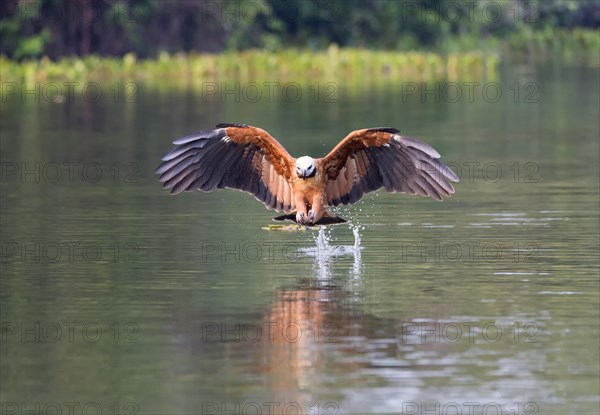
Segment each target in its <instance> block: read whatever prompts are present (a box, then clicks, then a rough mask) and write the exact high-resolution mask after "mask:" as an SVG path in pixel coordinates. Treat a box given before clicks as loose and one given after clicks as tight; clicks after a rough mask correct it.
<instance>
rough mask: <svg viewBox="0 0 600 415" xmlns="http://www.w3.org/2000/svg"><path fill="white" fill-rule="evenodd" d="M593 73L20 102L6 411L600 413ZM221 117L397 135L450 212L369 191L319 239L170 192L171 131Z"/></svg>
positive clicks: (533, 69) (6, 195)
mask: <svg viewBox="0 0 600 415" xmlns="http://www.w3.org/2000/svg"><path fill="white" fill-rule="evenodd" d="M598 75H599V71H598V70H597V69H589V68H578V67H562V66H559V65H545V66H513V67H509V68H505V70H504V71H503V73H502V75H501V79H498V80H496V81H495V82H497V83H498V85H499V86H500V88H501V90H502V93H503V94H502V97H501V98H500V99H499V100H498V102H490V100H489V99H484V98H483V97H482V96H481V95H477V94H476V95H475V98H474V99H473V100H472V102H470V101H469V100H468V99H462V100H458V101H457V102H450V101H449V100H448V99H443V98H442V99H439V100H437V101H438V102H436V99H435V97H429V96H426V99H422V97H421V96H419V95H418V96H405V95H403V94H402V86H401V84H398V83H397V82H389V83H385V82H383V83H379V84H376V85H373V86H372V87H369V88H363V89H361V90H358V89H356V88H344V87H343V86H341V85H340V87H339V90H338V93H337V95H336V100H337V102H325V100H324V99H317V100H315V99H314V96H310V95H308V94H305V95H304V97H305V98H304V99H300V100H298V102H290V100H285V99H282V98H281V97H279V98H278V99H276V100H274V101H273V102H263V101H261V102H258V103H253V102H247V101H245V100H243V99H242V100H240V102H235V99H234V98H232V97H225V99H221V98H214V97H208V98H207V97H203V96H202V95H199V94H198V93H192V92H189V93H188V92H177V91H163V90H156V89H152V88H145V87H141V88H140V90H139V95H138V97H137V98H138V102H137V103H135V104H131V103H130V104H124V103H115V102H113V100H112V99H111V98H110V96H107V97H106V99H103V100H101V101H99V102H95V103H90V102H85V101H84V100H81V99H78V100H75V101H74V102H67V103H63V104H54V103H48V102H44V101H43V100H42V102H40V103H37V102H35V101H32V100H27V99H26V100H25V101H22V100H18V101H16V100H9V101H8V102H6V103H3V104H2V106H1V109H0V114H1V121H0V127H1V133H2V148H1V150H2V156H1V158H2V162H3V171H2V174H3V176H2V184H1V186H2V215H1V223H0V224H1V228H2V237H1V239H2V249H3V251H2V255H3V257H2V280H1V290H0V299H1V309H2V310H1V311H2V322H3V323H2V324H3V335H2V336H3V337H2V361H1V365H0V367H1V373H2V392H1V400H2V402H3V405H4V407H3V410H5V411H8V409H9V408H11V407H9V406H6V405H12V404H13V403H26V404H27V405H28V406H27V407H35V405H36V403H38V404H39V405H41V408H44V406H45V405H46V406H48V405H49V404H50V403H58V404H59V405H62V408H63V413H66V409H65V408H66V407H65V406H64V405H65V402H78V403H79V404H80V405H81V406H80V407H79V408H80V409H81V408H83V407H84V406H85V405H86V404H90V403H95V404H97V405H99V406H100V407H101V408H102V410H103V413H114V411H115V408H117V409H118V410H120V413H135V412H137V413H148V414H197V413H202V412H203V413H219V414H221V413H227V411H234V412H235V413H257V408H259V409H260V411H261V412H258V413H269V412H268V411H269V410H271V411H272V412H271V413H282V412H283V413H285V412H286V411H287V413H295V412H294V411H295V409H297V407H299V408H300V409H301V410H302V413H311V414H317V413H318V414H358V413H378V414H379V413H402V411H404V412H405V413H413V414H414V413H424V412H426V411H427V410H431V408H434V410H435V411H437V412H436V413H455V412H456V410H457V409H456V408H458V409H460V410H461V411H462V413H468V412H467V411H468V410H469V408H472V410H473V411H475V412H473V413H485V412H483V411H484V409H485V410H489V411H490V412H488V413H493V411H494V409H495V408H498V409H499V410H501V411H502V413H510V414H514V413H518V414H534V413H552V414H591V413H598V412H600V408H599V398H598V390H599V385H600V384H599V373H600V369H599V361H600V356H599V354H600V353H599V351H598V350H599V349H598V344H599V335H600V329H599V324H598V323H599V306H600V300H599V281H598V267H599V257H598V246H599V232H600V227H599V217H598V212H599V200H598V174H599V172H598V158H599V140H598V131H599V130H600V126H599V121H598V120H599V119H600V117H599V116H598V115H599V114H600V111H599V104H598V91H599V86H600V85H599V81H598V80H599V77H598ZM482 82H485V81H482ZM515 83H518V86H517V88H518V89H519V90H520V92H521V94H520V96H519V97H518V98H517V97H516V96H515V95H514V89H513V90H511V89H510V88H511V87H513V86H514V85H515ZM527 83H533V84H534V85H535V86H536V87H537V88H538V89H536V92H535V96H534V98H536V99H537V102H525V98H524V95H525V94H526V93H529V92H530V90H525V89H524V88H525V85H526V84H527ZM442 86H443V85H442ZM307 91H308V90H305V92H307ZM309 97H310V98H309ZM315 101H316V102H315ZM515 101H516V102H515ZM225 121H228V122H247V123H249V124H254V125H258V126H261V127H263V128H265V129H267V130H268V131H269V132H271V133H272V134H273V135H274V136H275V137H277V138H278V139H280V141H282V142H283V144H284V145H285V146H286V148H288V149H289V151H290V152H291V153H292V154H293V155H296V156H300V155H302V154H310V155H313V156H315V157H316V156H321V155H323V154H325V153H326V152H327V151H329V149H330V148H332V147H333V146H334V145H335V144H336V143H337V141H338V140H339V139H341V138H342V137H343V136H344V135H345V134H346V133H347V132H349V131H351V130H353V129H357V128H363V127H370V126H394V127H398V128H400V129H401V130H402V131H403V132H405V133H407V134H410V135H412V136H415V137H419V138H421V139H423V140H424V141H426V142H428V143H430V144H431V145H433V146H434V147H435V148H436V149H438V150H439V152H440V153H441V154H442V155H443V158H444V160H445V161H446V162H447V163H448V164H449V165H450V166H452V167H454V168H455V170H456V171H457V173H458V174H459V175H460V176H461V179H462V181H461V183H458V184H457V185H456V190H457V192H456V195H455V196H454V197H453V198H451V199H449V200H446V201H444V202H443V203H438V202H435V201H431V200H427V199H422V198H417V197H409V196H405V195H390V194H385V193H382V192H379V193H376V194H369V195H368V196H367V197H365V198H364V199H363V201H361V202H360V203H359V204H357V205H355V206H354V207H351V208H343V209H341V210H340V212H339V214H340V215H341V216H344V217H346V218H347V219H349V220H350V225H349V226H345V225H344V226H338V227H335V228H331V229H328V230H326V231H322V232H321V233H320V234H319V232H318V231H315V230H311V231H302V232H284V231H267V230H263V229H262V228H263V227H265V226H267V225H268V224H269V223H271V222H270V218H271V217H272V216H273V212H268V211H266V210H265V209H264V208H263V207H262V206H261V205H260V204H259V203H257V202H256V201H255V200H254V199H253V198H252V197H250V196H248V195H247V194H243V193H239V192H235V191H219V192H215V193H199V192H198V193H193V194H184V195H180V196H177V197H170V196H169V195H168V194H167V192H165V191H163V190H162V189H161V188H160V185H159V183H158V181H157V178H156V177H155V175H154V174H153V170H154V168H155V167H156V165H157V164H158V160H159V159H160V157H161V156H162V155H163V154H164V153H165V152H166V151H167V150H168V149H169V148H170V144H169V141H170V140H171V139H174V138H176V137H178V136H181V135H183V134H186V133H188V132H190V131H194V130H197V129H201V128H205V127H207V126H211V125H213V124H216V123H217V122H225ZM36 163H38V164H39V167H38V165H36ZM65 163H70V164H65ZM55 165H57V166H59V169H60V173H61V176H60V177H58V178H57V176H56V170H53V169H56V166H55ZM15 166H16V168H18V171H17V172H16V173H14V168H15ZM65 166H71V167H69V168H72V173H73V176H69V175H68V173H69V168H68V167H65ZM24 170H28V171H29V173H23V171H24ZM31 171H33V172H31ZM36 171H37V173H36ZM98 172H100V175H99V177H98ZM357 236H358V237H359V238H360V240H359V241H357V240H356V238H357ZM100 250H101V251H100ZM36 324H39V325H38V326H36ZM70 327H71V328H72V329H71V328H70ZM98 329H100V330H101V332H99V331H98ZM114 405H117V406H114ZM486 405H487V406H486ZM486 408H487V409H486ZM111 411H113V412H111ZM444 411H446V412H444ZM453 411H454V412H453ZM477 411H479V412H477ZM428 413H430V412H428Z"/></svg>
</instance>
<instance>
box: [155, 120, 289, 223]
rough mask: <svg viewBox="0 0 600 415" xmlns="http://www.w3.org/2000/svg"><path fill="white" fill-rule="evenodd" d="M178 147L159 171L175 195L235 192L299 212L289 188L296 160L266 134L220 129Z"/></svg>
mask: <svg viewBox="0 0 600 415" xmlns="http://www.w3.org/2000/svg"><path fill="white" fill-rule="evenodd" d="M173 144H175V145H176V147H175V148H173V149H172V150H171V151H170V152H168V153H167V154H166V155H165V156H164V157H163V158H162V160H163V162H162V163H161V165H160V166H158V167H157V169H156V173H157V174H160V181H161V182H162V183H163V187H165V188H166V189H171V193H172V194H177V193H180V192H184V191H185V192H187V191H192V190H203V191H211V190H214V189H222V188H232V189H239V190H242V191H245V192H248V193H251V194H253V195H254V196H255V197H256V198H257V199H258V200H260V201H261V202H262V203H264V204H265V205H266V206H267V207H268V208H271V209H276V210H284V211H286V212H290V211H292V210H293V209H294V200H293V198H292V190H291V184H290V183H291V176H292V171H293V166H294V163H295V159H294V158H293V157H292V156H290V155H289V154H288V152H287V151H286V150H285V148H283V146H282V145H281V144H279V143H278V142H277V140H275V139H274V138H273V137H271V135H269V133H267V132H266V131H264V130H262V129H260V128H256V127H252V126H249V125H245V124H219V125H217V127H216V128H215V129H213V130H204V131H197V132H195V133H192V134H189V135H186V136H185V137H181V138H178V139H177V140H175V141H173ZM286 187H288V188H286Z"/></svg>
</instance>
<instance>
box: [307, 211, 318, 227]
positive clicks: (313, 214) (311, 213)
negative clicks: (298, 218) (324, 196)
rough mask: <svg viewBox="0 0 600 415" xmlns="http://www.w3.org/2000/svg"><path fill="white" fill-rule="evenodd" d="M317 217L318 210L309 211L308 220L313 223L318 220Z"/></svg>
mask: <svg viewBox="0 0 600 415" xmlns="http://www.w3.org/2000/svg"><path fill="white" fill-rule="evenodd" d="M316 219H317V212H315V211H314V210H309V211H308V221H309V222H310V223H312V224H314V223H315V222H316Z"/></svg>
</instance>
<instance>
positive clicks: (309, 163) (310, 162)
mask: <svg viewBox="0 0 600 415" xmlns="http://www.w3.org/2000/svg"><path fill="white" fill-rule="evenodd" d="M315 174H317V163H316V161H315V159H313V158H312V157H308V156H302V157H299V158H298V159H297V160H296V175H297V176H298V177H300V178H302V179H306V178H309V177H313V176H314V175H315Z"/></svg>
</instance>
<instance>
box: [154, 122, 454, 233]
mask: <svg viewBox="0 0 600 415" xmlns="http://www.w3.org/2000/svg"><path fill="white" fill-rule="evenodd" d="M173 144H175V145H176V147H175V148H173V149H172V150H171V151H170V152H169V153H167V154H166V155H165V156H164V157H163V158H162V160H163V162H162V163H161V164H160V166H158V168H157V169H156V173H157V174H160V181H161V182H162V183H163V186H164V188H166V189H171V193H172V194H177V193H180V192H183V191H192V190H202V191H205V192H208V191H211V190H214V189H223V188H227V187H228V188H232V189H239V190H242V191H245V192H248V193H251V194H252V195H254V196H255V197H256V198H257V199H258V200H259V201H261V202H262V203H264V204H265V206H266V207H267V208H268V209H274V210H276V211H283V212H284V213H285V214H284V215H282V216H278V217H277V218H275V219H276V220H284V219H289V220H292V221H295V222H296V223H298V224H301V225H309V226H311V225H326V224H334V223H342V222H345V220H344V219H342V218H340V217H338V216H336V215H334V214H332V213H330V212H328V211H327V207H329V206H338V205H340V204H344V205H349V204H353V203H355V202H357V201H358V200H360V198H361V197H362V196H363V195H364V194H365V193H369V192H373V191H375V190H377V189H380V188H382V187H383V188H385V190H387V191H388V192H401V193H408V194H411V195H421V196H429V197H432V198H434V199H436V200H442V198H443V197H444V196H445V197H449V196H450V195H451V194H452V193H454V187H453V186H452V183H451V182H458V177H457V176H456V174H454V172H453V171H452V170H450V168H448V167H447V166H446V165H445V164H444V163H442V161H441V160H440V154H439V153H438V152H437V151H436V150H434V149H433V148H432V147H431V146H429V145H427V144H425V143H423V142H422V141H419V140H417V139H415V138H412V137H407V136H405V135H401V134H400V131H399V130H396V129H395V128H366V129H362V130H356V131H353V132H351V133H350V134H348V136H347V137H346V138H344V139H343V140H342V141H340V143H339V144H338V145H337V146H335V148H334V149H333V150H331V152H330V153H329V154H327V155H326V156H325V157H322V158H318V159H313V158H311V157H308V156H303V157H299V158H297V159H296V158H294V157H292V156H291V155H290V154H289V153H288V152H287V151H286V149H285V148H284V147H283V146H282V145H281V144H279V142H278V141H277V140H275V139H274V138H273V137H272V136H271V135H270V134H269V133H267V132H266V131H265V130H262V129H260V128H257V127H252V126H250V125H243V124H242V125H239V124H219V125H217V126H216V128H215V129H212V130H203V131H198V132H195V133H192V134H189V135H187V136H185V137H182V138H179V139H177V140H175V141H174V142H173Z"/></svg>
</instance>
